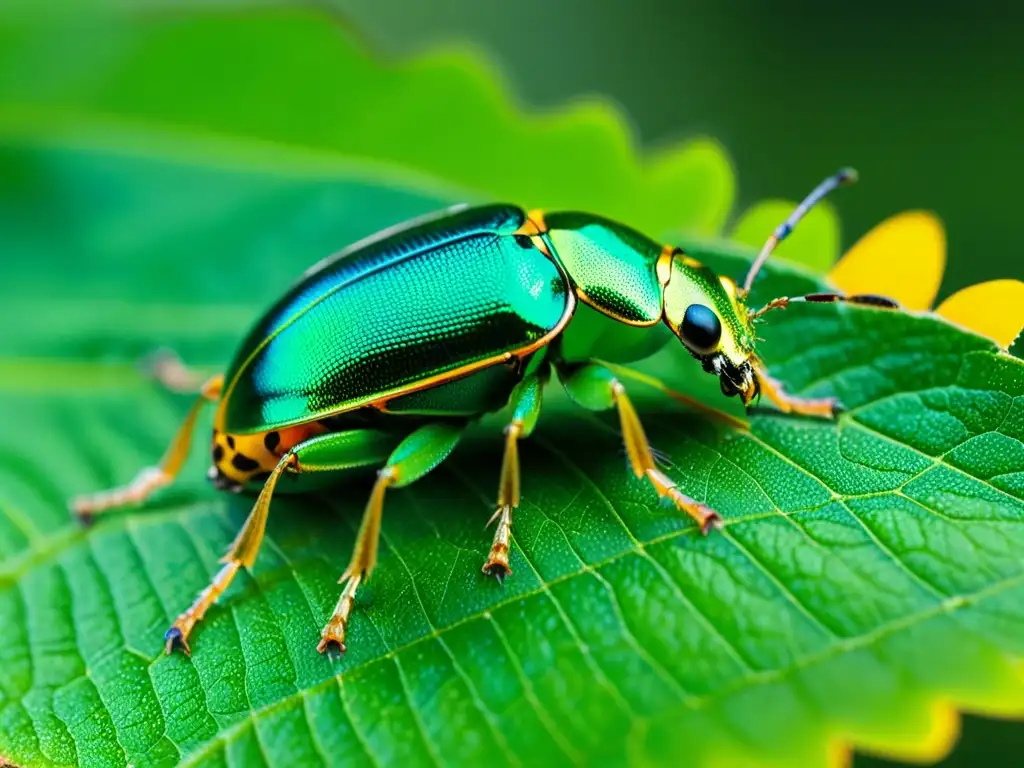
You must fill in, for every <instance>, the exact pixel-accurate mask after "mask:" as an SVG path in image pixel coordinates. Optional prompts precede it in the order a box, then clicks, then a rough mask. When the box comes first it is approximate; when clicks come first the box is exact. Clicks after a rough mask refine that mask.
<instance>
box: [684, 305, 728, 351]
mask: <svg viewBox="0 0 1024 768" xmlns="http://www.w3.org/2000/svg"><path fill="white" fill-rule="evenodd" d="M680 330H681V331H682V334H683V338H685V339H686V341H688V342H689V343H690V344H692V345H693V346H694V347H695V348H696V349H698V350H700V351H702V352H710V351H711V350H713V349H714V348H715V347H716V346H718V340H719V339H721V338H722V323H721V321H720V320H719V319H718V315H716V314H715V313H714V312H713V311H711V309H710V308H708V307H705V306H704V305H703V304H691V305H690V306H689V307H687V308H686V314H685V315H683V326H682V328H681V329H680Z"/></svg>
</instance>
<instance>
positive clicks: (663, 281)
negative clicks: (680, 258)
mask: <svg viewBox="0 0 1024 768" xmlns="http://www.w3.org/2000/svg"><path fill="white" fill-rule="evenodd" d="M682 252H683V251H682V249H681V248H677V247H676V246H674V245H665V246H664V247H663V248H662V249H661V255H660V256H658V263H657V264H655V266H654V272H655V274H656V275H657V276H658V285H660V286H661V287H662V288H664V287H665V286H666V285H668V281H669V278H671V277H672V259H673V257H674V256H676V254H682Z"/></svg>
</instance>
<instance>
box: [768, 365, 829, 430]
mask: <svg viewBox="0 0 1024 768" xmlns="http://www.w3.org/2000/svg"><path fill="white" fill-rule="evenodd" d="M754 375H755V376H757V381H758V384H759V385H760V390H761V394H763V395H764V396H765V397H767V398H768V399H769V400H770V401H771V402H772V403H774V404H775V407H776V408H778V409H779V410H780V411H782V412H783V413H796V414H799V415H801V416H817V417H819V418H822V419H831V418H833V417H834V416H835V414H836V410H837V409H838V408H839V401H838V400H836V399H835V398H834V397H822V398H805V397H796V396H794V395H790V394H788V393H787V392H786V390H785V389H783V387H782V382H780V381H779V380H778V379H776V378H773V377H772V376H770V375H769V374H768V371H767V370H766V369H765V367H764V364H763V363H760V362H756V363H754Z"/></svg>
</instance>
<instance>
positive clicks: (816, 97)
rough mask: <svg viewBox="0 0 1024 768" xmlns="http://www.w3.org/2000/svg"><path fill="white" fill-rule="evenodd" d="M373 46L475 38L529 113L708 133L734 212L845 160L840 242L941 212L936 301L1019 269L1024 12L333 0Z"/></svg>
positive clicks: (1002, 6) (413, 48)
mask: <svg viewBox="0 0 1024 768" xmlns="http://www.w3.org/2000/svg"><path fill="white" fill-rule="evenodd" d="M332 4H333V5H334V6H335V7H337V8H339V9H341V10H342V11H343V12H344V13H345V15H346V16H347V17H348V18H349V19H351V21H352V23H353V24H354V26H355V28H356V29H357V30H358V31H359V32H360V33H362V34H363V35H364V36H365V37H366V38H367V41H368V42H369V44H370V45H371V47H372V48H373V49H374V50H376V51H381V52H384V53H387V54H389V55H393V56H403V57H404V56H408V55H411V54H414V53H416V52H417V51H420V50H422V49H423V48H427V47H430V46H432V45H436V44H441V43H445V42H450V41H452V40H455V41H470V42H471V43H473V44H475V45H477V46H480V47H481V48H483V49H484V51H485V52H486V53H488V54H489V55H490V57H491V58H492V59H493V60H495V61H496V62H497V63H498V65H499V66H500V68H501V69H502V70H503V71H504V73H505V75H506V77H507V79H508V81H509V83H510V85H511V88H512V90H513V92H514V93H515V94H516V95H517V96H518V98H519V99H520V100H521V101H522V102H523V103H525V104H527V105H530V106H533V107H544V106H554V105H557V104H560V103H562V102H564V101H565V100H566V99H571V98H573V97H579V96H584V95H587V94H602V95H607V96H609V97H611V98H612V99H614V100H615V101H617V102H618V103H619V104H621V105H622V107H623V109H624V111H625V113H626V114H627V115H628V116H629V117H630V118H631V119H632V121H633V123H634V126H635V128H636V132H637V134H638V135H639V137H640V140H641V141H642V142H643V144H644V145H645V146H647V147H658V146H660V145H663V144H665V143H668V142H669V141H671V140H673V139H678V138H680V137H686V136H691V135H695V134H707V135H710V136H714V137H715V138H717V139H719V140H720V141H721V142H722V143H723V144H724V146H725V147H726V149H727V151H728V152H729V154H730V155H731V156H732V158H733V160H734V162H735V166H736V171H737V177H738V183H739V190H738V191H739V197H738V200H737V203H738V204H737V206H736V208H735V211H736V212H740V211H742V210H743V209H744V208H745V207H747V206H748V205H749V204H751V203H753V202H755V201H757V200H761V199H764V198H767V197H785V198H789V199H799V198H800V197H802V196H803V195H804V194H805V193H806V192H807V190H808V189H809V188H810V186H811V185H812V184H814V183H816V182H817V180H818V179H819V178H820V177H821V176H823V175H825V174H826V173H829V172H831V171H832V170H834V169H835V168H836V167H838V166H840V165H852V166H854V167H855V168H857V169H858V170H859V171H860V173H861V183H860V184H859V185H858V187H856V188H855V189H853V190H850V191H849V192H847V193H844V194H843V195H841V196H838V197H837V198H836V200H835V201H834V204H835V206H836V208H837V210H838V211H839V214H840V218H841V221H842V226H843V244H844V246H849V245H852V244H853V242H854V241H855V240H856V239H857V238H858V237H860V236H861V235H862V234H864V233H865V232H867V231H868V230H869V229H870V228H871V227H872V226H874V225H875V224H877V223H878V222H879V221H881V220H882V219H883V218H885V217H887V216H889V215H891V214H893V213H897V212H899V211H903V210H908V209H928V210H932V211H935V212H936V213H937V214H938V215H939V216H940V217H941V218H942V219H943V221H944V222H945V224H946V230H947V237H948V244H949V264H948V267H947V270H946V275H945V279H944V281H943V285H942V289H941V292H940V296H939V298H940V300H941V298H943V297H945V296H947V295H948V294H950V293H952V292H953V291H955V290H957V289H958V288H962V287H964V286H966V285H969V284H972V283H976V282H982V281H984V280H990V279H995V278H1000V277H1016V278H1022V277H1024V254H1022V253H1021V246H1020V243H1021V239H1022V235H1021V232H1020V228H1019V223H1018V222H1019V216H1018V210H1019V209H1018V206H1019V204H1020V203H1019V200H1020V195H1021V192H1020V184H1021V179H1022V178H1024V150H1022V147H1021V138H1022V136H1024V53H1022V51H1021V43H1020V41H1021V39H1022V37H1024V10H1022V9H1021V8H1020V6H1015V5H1014V4H1013V3H1009V2H1006V3H992V2H980V3H957V2H949V1H948V0H941V1H940V2H933V3H929V4H927V5H924V4H920V3H913V2H910V3H907V2H904V3H901V2H898V0H895V1H894V0H889V1H888V2H886V1H884V0H864V1H862V2H857V3H830V2H806V1H801V0H780V1H779V2H774V3H757V2H735V1H734V0H733V1H729V2H697V1H695V0H634V1H633V2H626V1H625V0H560V1H559V2H556V3H552V2H546V1H545V0H519V2H515V3H495V2H480V1H479V0H435V1H434V2H408V0H334V2H333V3H332Z"/></svg>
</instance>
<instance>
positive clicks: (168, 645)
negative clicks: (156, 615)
mask: <svg viewBox="0 0 1024 768" xmlns="http://www.w3.org/2000/svg"><path fill="white" fill-rule="evenodd" d="M177 648H181V650H182V652H183V653H184V654H185V655H186V656H191V655H192V649H191V648H189V647H188V640H186V639H185V633H184V632H182V631H181V629H180V628H179V627H178V626H177V625H176V624H172V625H171V628H170V629H168V630H167V631H166V632H164V653H166V654H168V655H170V654H172V653H174V651H175V649H177Z"/></svg>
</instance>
